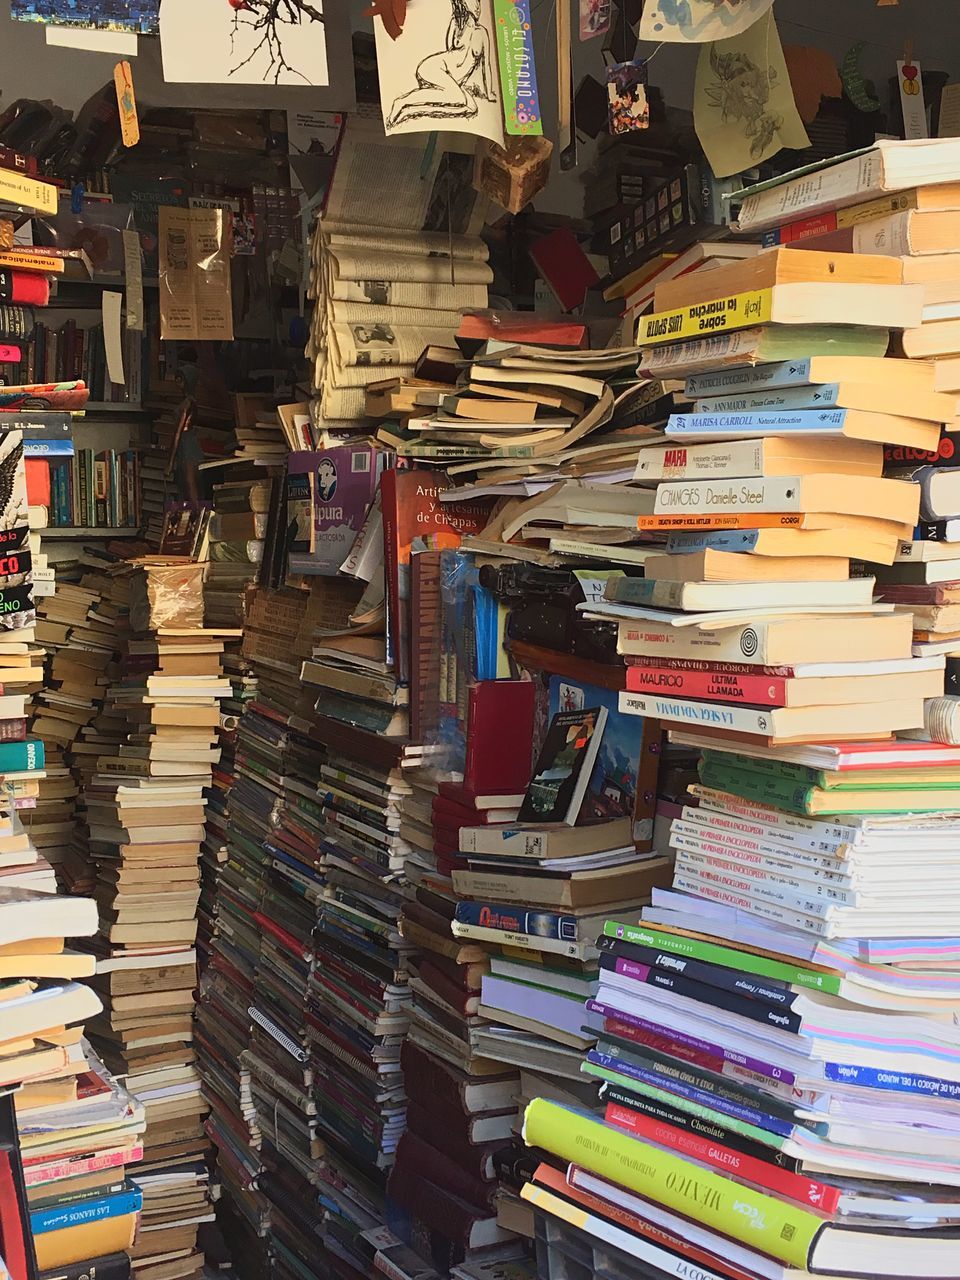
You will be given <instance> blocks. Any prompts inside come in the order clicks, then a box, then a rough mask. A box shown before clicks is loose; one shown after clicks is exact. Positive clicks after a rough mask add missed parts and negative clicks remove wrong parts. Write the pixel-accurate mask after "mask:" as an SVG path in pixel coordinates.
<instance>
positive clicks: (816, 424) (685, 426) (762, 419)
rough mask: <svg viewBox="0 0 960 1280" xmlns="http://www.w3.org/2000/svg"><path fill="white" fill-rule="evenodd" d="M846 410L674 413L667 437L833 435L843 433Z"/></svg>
mask: <svg viewBox="0 0 960 1280" xmlns="http://www.w3.org/2000/svg"><path fill="white" fill-rule="evenodd" d="M846 416H847V410H846V409H784V410H782V411H777V410H771V409H768V410H763V409H759V410H753V411H751V412H749V413H723V414H720V413H671V415H670V417H669V419H668V421H667V428H666V430H667V434H668V435H670V434H673V435H706V434H709V433H711V432H717V433H718V434H721V433H722V434H726V435H735V434H736V433H737V432H738V431H752V432H756V433H757V434H758V435H759V434H764V433H766V434H774V433H778V432H783V431H791V432H792V431H796V432H814V433H821V434H833V433H835V432H840V431H842V430H843V427H844V423H845V422H846Z"/></svg>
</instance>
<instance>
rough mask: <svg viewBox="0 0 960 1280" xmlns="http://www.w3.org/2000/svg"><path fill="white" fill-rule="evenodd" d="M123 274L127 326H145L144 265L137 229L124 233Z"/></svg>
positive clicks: (135, 327)
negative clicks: (125, 292)
mask: <svg viewBox="0 0 960 1280" xmlns="http://www.w3.org/2000/svg"><path fill="white" fill-rule="evenodd" d="M122 234H123V276H124V279H125V281H126V284H127V328H128V329H142V328H143V265H142V262H141V258H140V236H139V234H138V232H136V231H124V232H123V233H122Z"/></svg>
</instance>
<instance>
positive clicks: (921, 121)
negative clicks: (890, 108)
mask: <svg viewBox="0 0 960 1280" xmlns="http://www.w3.org/2000/svg"><path fill="white" fill-rule="evenodd" d="M897 79H898V81H899V82H900V105H901V107H902V108H903V136H904V137H905V138H926V137H928V136H929V135H928V132H927V108H926V105H925V103H924V101H923V76H922V75H921V73H920V63H919V62H916V61H914V60H913V59H912V58H911V59H909V60H907V61H904V60H901V61H899V62H898V63H897Z"/></svg>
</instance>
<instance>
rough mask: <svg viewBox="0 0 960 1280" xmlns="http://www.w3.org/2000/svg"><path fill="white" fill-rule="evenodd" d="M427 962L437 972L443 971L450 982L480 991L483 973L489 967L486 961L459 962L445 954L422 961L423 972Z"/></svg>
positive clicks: (466, 989)
mask: <svg viewBox="0 0 960 1280" xmlns="http://www.w3.org/2000/svg"><path fill="white" fill-rule="evenodd" d="M425 964H429V965H430V967H431V968H432V969H433V970H434V971H435V972H437V973H442V974H443V975H444V977H445V978H446V979H447V981H448V982H452V983H454V984H455V985H456V986H457V987H459V988H460V990H461V991H479V990H480V983H481V980H482V979H483V975H484V974H485V973H486V972H487V970H488V968H489V965H488V964H486V963H483V964H457V962H456V961H455V960H447V959H446V958H445V957H444V956H437V955H432V956H431V957H430V959H429V960H422V961H421V962H420V970H421V973H422V971H423V966H424V965H425Z"/></svg>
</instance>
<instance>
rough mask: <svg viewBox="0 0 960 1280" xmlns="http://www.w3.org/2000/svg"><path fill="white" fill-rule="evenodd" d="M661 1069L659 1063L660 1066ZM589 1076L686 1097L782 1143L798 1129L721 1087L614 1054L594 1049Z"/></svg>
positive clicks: (589, 1055)
mask: <svg viewBox="0 0 960 1280" xmlns="http://www.w3.org/2000/svg"><path fill="white" fill-rule="evenodd" d="M657 1066H658V1067H659V1066H660V1064H657ZM582 1069H583V1071H584V1073H585V1074H586V1075H592V1076H594V1077H595V1078H597V1079H599V1080H606V1081H607V1082H608V1083H614V1084H616V1083H620V1084H623V1085H625V1086H627V1087H633V1088H637V1089H641V1090H642V1089H647V1088H650V1089H655V1090H659V1091H661V1092H664V1093H666V1095H667V1096H668V1097H672V1098H677V1099H680V1098H683V1099H685V1100H686V1101H688V1102H690V1103H692V1104H694V1105H696V1106H700V1107H705V1108H707V1109H709V1110H712V1111H714V1112H715V1113H719V1114H720V1115H721V1116H727V1117H729V1118H731V1119H733V1120H736V1121H738V1122H739V1123H741V1124H748V1125H750V1126H752V1128H754V1129H756V1130H760V1131H763V1130H766V1132H768V1133H771V1134H773V1135H774V1136H775V1137H777V1138H779V1139H780V1140H781V1141H783V1142H786V1141H788V1140H789V1139H790V1138H791V1137H792V1136H793V1133H794V1130H795V1128H796V1126H795V1125H794V1124H792V1123H790V1122H789V1121H786V1120H783V1119H781V1118H780V1117H779V1116H774V1115H771V1114H769V1113H768V1112H766V1111H760V1110H758V1109H757V1108H756V1107H751V1106H748V1105H747V1104H745V1103H744V1102H742V1101H739V1100H738V1099H736V1098H735V1097H732V1096H730V1093H729V1091H727V1090H724V1089H722V1088H718V1089H716V1090H709V1089H704V1088H701V1087H699V1086H698V1085H697V1084H693V1083H690V1081H689V1080H685V1079H683V1078H682V1073H680V1072H678V1071H677V1072H675V1071H670V1070H663V1069H658V1070H652V1069H648V1068H646V1067H643V1066H640V1065H639V1064H637V1063H632V1062H625V1061H624V1060H623V1059H622V1058H618V1057H616V1056H615V1055H614V1054H609V1053H604V1052H602V1051H601V1050H599V1049H591V1050H590V1051H589V1052H588V1053H587V1057H586V1060H585V1062H584V1064H583V1068H582Z"/></svg>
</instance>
